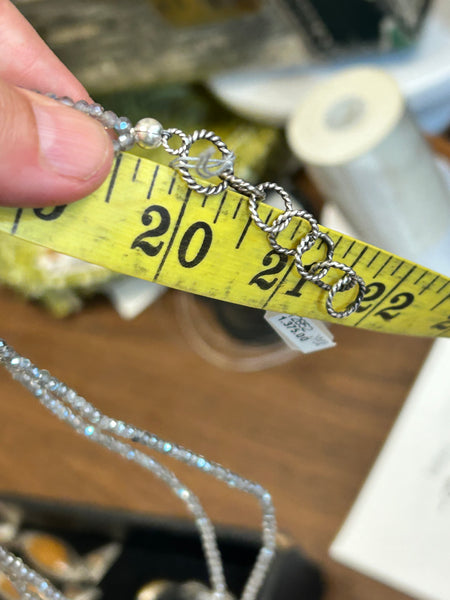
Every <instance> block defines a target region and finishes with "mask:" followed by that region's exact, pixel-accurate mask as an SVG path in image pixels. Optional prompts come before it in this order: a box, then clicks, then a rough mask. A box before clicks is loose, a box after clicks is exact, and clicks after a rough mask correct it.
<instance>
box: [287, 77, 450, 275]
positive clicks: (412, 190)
mask: <svg viewBox="0 0 450 600" xmlns="http://www.w3.org/2000/svg"><path fill="white" fill-rule="evenodd" d="M287 133H288V140H289V144H290V147H291V149H292V151H293V152H294V153H295V154H296V155H297V157H298V158H299V159H300V160H301V161H302V163H303V164H304V165H305V167H306V169H307V172H308V173H309V175H310V176H311V178H312V179H313V181H314V182H315V184H316V185H317V187H318V188H319V190H320V191H321V192H322V194H323V196H324V198H326V199H327V200H328V201H329V202H330V203H333V202H335V203H336V204H337V206H338V207H339V208H340V209H341V210H342V212H343V214H344V215H345V217H346V219H348V221H349V223H350V225H351V226H352V228H353V230H354V231H355V235H356V237H360V238H362V239H363V240H364V241H367V242H370V243H371V244H374V245H375V246H378V247H380V248H383V249H386V250H389V251H390V252H393V253H395V254H397V255H399V256H402V257H404V258H408V259H409V260H412V261H413V262H416V263H419V264H421V265H424V266H426V267H428V268H430V269H433V270H435V271H438V272H440V273H446V274H447V275H450V264H449V257H450V191H449V187H448V185H447V182H446V181H445V179H444V177H443V175H442V174H441V172H440V169H439V167H438V165H437V162H436V159H435V157H434V156H433V153H432V150H431V149H430V147H429V145H428V144H427V142H426V141H425V139H424V137H423V135H422V134H421V133H420V131H419V129H418V128H417V125H416V123H415V122H414V119H413V118H412V117H411V114H410V112H409V111H408V109H407V107H406V103H405V100H404V98H403V96H402V94H401V92H400V89H399V87H398V85H397V83H396V82H395V80H394V79H393V78H392V77H391V76H389V75H388V74H387V73H385V72H384V71H382V70H380V69H376V68H373V67H355V68H353V69H347V70H344V71H340V72H339V73H338V74H336V75H334V77H330V78H328V79H327V80H325V81H323V82H322V83H320V84H317V85H316V86H315V87H314V88H313V89H312V90H311V91H310V92H309V93H308V94H306V96H305V98H303V99H302V101H301V102H300V103H299V106H298V108H297V110H296V111H295V112H294V114H293V116H292V118H291V119H290V120H289V123H288V130H287ZM327 225H329V226H332V225H331V224H330V223H329V222H328V223H327Z"/></svg>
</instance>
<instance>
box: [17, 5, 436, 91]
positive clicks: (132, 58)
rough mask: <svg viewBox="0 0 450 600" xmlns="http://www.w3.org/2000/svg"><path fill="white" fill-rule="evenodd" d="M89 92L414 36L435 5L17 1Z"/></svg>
mask: <svg viewBox="0 0 450 600" xmlns="http://www.w3.org/2000/svg"><path fill="white" fill-rule="evenodd" d="M16 4H17V6H18V7H19V9H20V10H21V11H22V12H23V14H24V15H25V16H26V17H27V18H28V19H29V20H30V21H31V22H32V23H33V25H34V26H35V27H36V29H37V30H38V32H39V33H40V34H41V35H42V37H43V38H44V39H45V40H46V41H47V43H48V44H49V45H50V47H51V48H52V49H53V50H54V51H55V52H56V54H57V55H58V56H59V57H60V58H61V59H62V60H63V61H64V62H65V63H66V64H67V66H68V67H69V68H70V69H71V70H72V71H73V72H74V73H75V75H76V76H77V77H78V78H79V79H80V80H81V81H82V82H83V83H84V85H85V86H86V87H87V88H88V89H89V91H90V92H91V93H94V94H95V93H97V92H99V91H105V90H118V89H129V88H135V87H138V86H142V85H146V84H149V83H154V82H161V81H166V82H167V81H180V80H183V81H187V80H204V79H205V78H207V77H208V76H211V75H213V74H215V73H217V72H219V71H223V70H225V69H230V68H233V67H241V66H243V65H245V66H251V65H253V66H257V65H259V66H262V67H264V68H266V67H267V66H268V65H305V64H309V63H311V62H312V61H314V60H317V59H322V58H330V57H332V56H336V55H341V54H345V53H348V52H351V51H355V50H361V49H368V48H372V49H373V48H375V49H376V50H378V51H388V50H391V49H393V48H401V47H405V46H408V45H410V44H411V43H412V42H413V40H414V39H415V37H416V35H417V33H418V31H419V29H420V26H421V23H422V21H423V18H424V15H425V14H426V11H427V8H428V6H429V0H414V2H400V1H399V0H372V1H371V2H367V1H366V0H345V2H339V3H336V2H334V0H315V1H314V2H313V1H311V0H267V1H266V0H264V1H262V0H221V1H219V2H211V1H209V0H184V1H183V2H177V1H176V0H168V1H164V0H130V1H128V2H126V3H123V2H122V1H121V0H71V1H70V2H64V3H62V2H60V1H59V0H16Z"/></svg>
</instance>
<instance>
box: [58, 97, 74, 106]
mask: <svg viewBox="0 0 450 600" xmlns="http://www.w3.org/2000/svg"><path fill="white" fill-rule="evenodd" d="M59 101H60V102H61V104H64V105H65V106H73V105H74V101H73V100H72V98H69V96H63V97H62V98H60V99H59Z"/></svg>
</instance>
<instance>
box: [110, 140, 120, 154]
mask: <svg viewBox="0 0 450 600" xmlns="http://www.w3.org/2000/svg"><path fill="white" fill-rule="evenodd" d="M112 144H113V150H114V154H119V152H120V151H121V150H122V148H121V146H120V143H119V140H113V141H112Z"/></svg>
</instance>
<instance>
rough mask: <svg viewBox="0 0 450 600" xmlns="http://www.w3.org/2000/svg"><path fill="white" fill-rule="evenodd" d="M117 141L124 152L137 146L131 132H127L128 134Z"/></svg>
mask: <svg viewBox="0 0 450 600" xmlns="http://www.w3.org/2000/svg"><path fill="white" fill-rule="evenodd" d="M117 140H118V142H119V144H120V147H121V149H122V150H128V149H129V148H132V147H133V146H134V144H135V139H134V135H133V134H132V133H131V132H129V131H127V132H126V133H121V134H120V135H119V137H118V138H117Z"/></svg>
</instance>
